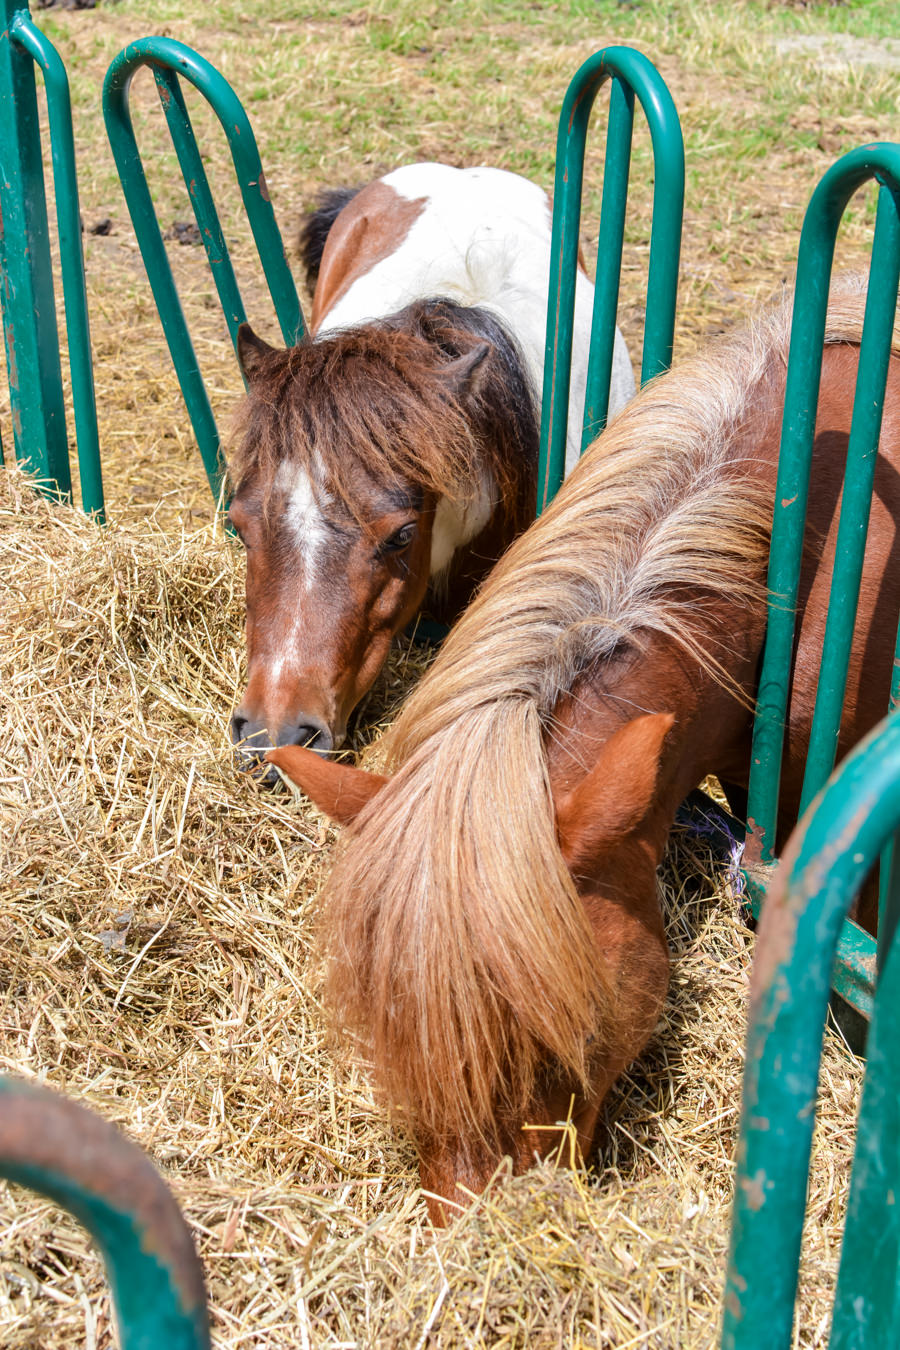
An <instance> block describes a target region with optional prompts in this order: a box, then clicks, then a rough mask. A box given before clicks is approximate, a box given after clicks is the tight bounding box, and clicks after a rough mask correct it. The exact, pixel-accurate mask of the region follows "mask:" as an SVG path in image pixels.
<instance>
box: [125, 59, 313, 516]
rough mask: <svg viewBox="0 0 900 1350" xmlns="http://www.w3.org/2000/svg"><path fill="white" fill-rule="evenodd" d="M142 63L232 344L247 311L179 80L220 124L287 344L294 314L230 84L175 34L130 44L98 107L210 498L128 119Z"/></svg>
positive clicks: (183, 329) (191, 368)
mask: <svg viewBox="0 0 900 1350" xmlns="http://www.w3.org/2000/svg"><path fill="white" fill-rule="evenodd" d="M141 66H149V67H150V68H151V69H152V71H153V76H154V79H155V81H156V86H157V90H158V92H159V96H160V102H161V104H162V108H163V111H164V113H165V117H166V121H167V123H168V127H169V131H170V134H171V136H172V143H173V145H174V147H175V152H176V154H177V156H178V162H179V164H180V165H181V171H182V174H183V176H184V181H185V186H186V187H187V190H188V195H189V197H190V200H191V205H192V207H193V210H194V216H195V219H196V221H197V227H198V229H199V231H200V237H201V239H202V241H203V245H204V248H205V249H206V256H207V259H208V261H209V265H210V269H211V271H212V274H213V279H214V281H215V285H216V289H217V291H218V295H219V300H220V302H221V305H222V310H223V312H224V314H225V319H226V322H227V324H228V331H229V333H230V334H231V339H232V342H233V343H234V342H235V341H236V336H237V330H238V328H239V327H240V325H241V324H242V323H243V322H244V321H245V319H246V314H245V311H244V306H243V302H242V300H241V296H240V291H239V290H238V285H237V280H236V278H235V275H234V270H233V268H232V266H231V259H230V258H229V256H228V248H227V246H226V243H225V237H224V234H223V232H222V227H221V224H220V222H219V217H218V214H217V212H216V208H215V203H214V202H213V197H212V193H211V191H210V187H209V182H208V179H207V177H206V171H205V170H204V168H203V162H202V159H201V156H200V152H199V150H198V148H197V142H196V139H195V136H194V130H193V127H192V125H191V119H190V116H189V114H188V110H187V106H186V104H185V101H184V95H183V93H182V89H181V80H182V79H184V80H187V81H188V83H190V84H192V85H193V86H194V87H195V88H196V89H197V90H199V92H200V93H201V94H202V95H203V97H204V98H205V99H206V100H207V102H208V103H209V104H210V106H211V107H212V109H213V111H214V112H215V114H216V116H217V117H218V119H219V121H220V123H221V125H222V129H223V131H224V132H225V136H226V138H227V140H228V146H229V149H230V150H231V157H232V161H233V163H234V168H235V172H236V174H237V179H238V186H239V187H240V191H241V196H242V199H243V202H244V207H245V209H246V211H247V217H248V219H249V221H250V228H251V230H252V232H253V238H254V241H255V243H256V247H257V251H258V253H259V257H260V261H261V263H262V267H263V272H264V274H265V278H266V282H267V284H268V288H269V294H270V295H271V297H272V303H273V305H274V307H275V312H276V314H277V316H278V322H279V324H280V326H281V332H282V336H283V337H284V340H285V342H286V343H287V344H288V345H292V344H293V343H295V342H298V341H299V340H300V338H302V337H303V335H304V333H305V327H304V323H303V315H302V313H301V309H300V301H299V299H298V297H297V288H296V286H295V284H294V279H293V277H292V275H291V271H290V268H289V267H288V263H287V259H286V257H285V252H284V244H283V242H282V238H281V233H280V231H279V229H278V224H277V222H276V220H275V213H274V211H273V209H272V203H271V201H270V200H269V193H268V189H267V187H266V182H265V176H264V174H263V169H262V163H261V162H260V158H259V151H258V149H257V146H256V138H255V137H254V135H253V130H252V128H251V126H250V122H249V120H248V118H247V114H246V113H245V112H244V109H243V107H242V105H241V102H240V100H239V99H238V97H237V95H236V94H235V92H234V90H233V89H232V88H231V86H230V85H229V84H228V82H227V80H225V79H224V77H223V76H222V75H220V74H219V72H218V71H217V70H216V69H215V68H214V67H213V66H212V65H210V63H209V62H208V61H206V60H205V59H204V58H203V57H202V56H199V55H198V53H197V52H195V51H192V49H191V48H190V47H186V46H185V45H184V43H182V42H176V41H175V40H174V39H172V38H163V37H148V38H141V39H140V40H139V41H137V42H132V43H129V45H128V46H127V47H126V48H125V49H124V50H123V51H121V52H120V53H119V55H118V56H117V57H116V58H115V60H114V61H113V62H112V64H111V65H110V67H109V70H108V71H107V73H106V79H105V80H104V84H103V115H104V118H105V120H106V130H107V135H108V136H109V142H110V145H111V146H112V152H113V156H114V158H115V161H116V167H117V169H118V172H119V178H120V179H121V182H122V189H123V191H124V193H125V200H126V202H127V203H128V210H129V212H130V214H131V219H132V223H133V224H134V230H135V234H136V235H137V240H138V244H139V246H140V250H141V256H142V257H143V259H144V266H145V267H146V269H147V275H148V277H149V280H150V285H151V288H152V290H153V296H154V299H155V301H156V307H157V309H158V311H159V316H160V320H161V321H162V326H163V331H164V333H165V336H166V341H167V343H168V345H169V352H170V354H171V356H172V361H173V363H174V366H175V371H176V374H177V376H178V382H179V384H180V386H181V392H182V395H183V396H184V401H185V403H186V405H187V409H188V415H189V416H190V419H191V424H192V426H193V428H194V435H195V436H196V438H197V445H198V447H199V449H200V454H201V457H202V459H203V465H204V468H205V469H206V475H207V478H208V480H209V485H210V488H211V490H212V493H213V496H214V497H215V498H216V500H217V501H219V500H220V499H221V494H222V484H223V478H224V468H225V466H224V462H223V460H222V458H221V451H220V439H219V432H218V428H217V427H216V423H215V418H214V417H213V412H212V407H211V406H210V402H209V396H208V395H207V392H206V386H205V384H204V382H203V377H202V375H201V374H200V369H199V364H198V362H197V357H196V354H195V352H194V347H193V343H192V342H191V338H190V334H189V333H188V328H187V323H186V321H185V317H184V312H183V310H182V308H181V301H180V300H179V297H178V290H177V287H176V285H175V280H174V277H173V276H172V269H171V267H170V266H169V260H168V257H167V256H166V248H165V244H164V243H163V239H162V234H161V233H160V229H159V223H158V221H157V219H156V212H155V210H154V207H153V200H152V198H151V195H150V189H149V187H148V186H147V179H146V176H145V174H144V167H143V164H142V162H141V156H140V151H139V150H138V146H137V140H136V138H135V134H134V128H133V126H132V123H131V114H130V111H129V106H128V97H129V89H130V86H131V80H132V78H133V76H134V73H135V71H137V70H138V69H140V67H141Z"/></svg>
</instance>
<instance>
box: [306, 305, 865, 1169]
mask: <svg viewBox="0 0 900 1350" xmlns="http://www.w3.org/2000/svg"><path fill="white" fill-rule="evenodd" d="M863 287H864V279H863ZM862 301H863V295H862V288H861V287H860V284H859V282H858V280H857V279H856V278H850V279H847V280H846V281H845V282H844V283H843V284H842V285H841V287H840V288H839V290H838V291H837V292H836V294H835V298H834V305H833V309H832V312H831V314H830V319H829V327H828V334H829V340H830V341H858V338H859V333H860V329H861V320H862ZM790 313H791V306H790V298H789V297H788V298H787V299H786V300H785V302H784V303H783V304H781V305H779V306H778V307H777V308H775V309H774V310H771V311H769V312H768V313H766V314H764V315H762V316H761V317H760V318H758V319H757V320H756V321H755V322H754V323H752V324H751V325H750V326H749V327H747V328H744V329H742V330H741V331H739V332H735V333H732V334H729V335H727V336H726V337H724V338H722V339H719V340H718V341H717V342H716V343H714V344H713V345H711V346H710V347H709V348H707V349H706V350H705V351H704V352H702V353H700V354H698V355H697V356H695V357H694V358H693V359H692V360H690V361H688V362H685V363H684V364H683V365H681V366H680V367H679V368H678V369H677V370H676V371H674V372H672V373H670V374H665V375H662V376H660V377H659V378H658V379H656V380H654V381H653V382H652V383H651V384H650V385H649V386H648V387H647V388H646V389H645V390H644V391H643V392H642V393H641V394H640V395H639V396H638V397H637V398H636V399H635V400H634V402H632V403H631V404H630V405H629V406H628V407H626V408H625V409H624V410H623V412H622V413H621V414H620V415H619V417H618V418H617V419H616V420H615V421H614V422H613V423H612V424H611V425H610V427H609V428H608V430H607V431H606V432H605V433H604V434H603V435H602V436H601V437H600V438H599V440H598V441H597V442H596V443H595V444H594V446H592V447H591V449H590V450H589V451H588V453H587V454H586V455H585V456H584V458H583V459H582V461H581V463H580V464H579V466H578V468H577V469H576V470H575V472H574V473H573V474H572V475H571V477H570V478H569V480H568V481H567V482H566V483H565V484H564V486H563V487H562V489H561V490H560V492H559V494H558V496H557V498H556V500H555V501H554V502H553V504H552V506H551V507H550V508H549V510H548V511H547V512H546V513H545V514H544V515H543V516H542V517H541V519H540V520H539V521H537V522H536V523H535V524H534V525H533V526H532V527H531V529H530V530H528V531H527V532H526V534H524V535H523V536H522V537H520V538H519V539H518V540H517V541H516V543H515V544H514V545H513V546H512V547H511V548H510V550H509V551H508V552H507V554H506V555H505V557H504V558H503V560H502V561H501V562H500V564H499V565H498V566H497V567H496V568H495V570H494V571H493V573H492V574H491V576H490V577H489V579H488V581H487V582H486V584H485V586H484V589H483V591H482V592H481V594H480V595H479V596H478V598H477V599H476V600H475V602H474V603H473V604H472V605H471V606H470V608H469V609H468V611H467V612H466V614H465V615H464V616H463V618H462V620H461V621H460V622H459V624H458V625H457V627H456V628H455V629H454V631H453V632H452V634H451V635H450V637H449V639H448V640H447V643H446V645H445V647H444V649H443V651H442V652H441V654H440V656H439V657H438V660H437V661H436V662H435V665H434V667H433V668H432V670H431V672H430V673H429V675H428V676H427V677H426V678H425V679H424V680H423V681H422V683H421V684H420V686H419V687H418V688H417V689H416V690H415V691H414V692H413V694H412V696H411V697H410V699H409V701H408V702H407V704H406V706H405V708H404V710H403V712H402V714H401V716H400V718H399V720H398V721H397V723H396V724H395V726H394V728H393V730H392V732H391V733H390V735H389V737H388V742H387V752H388V758H389V762H390V765H391V766H392V767H393V768H394V769H395V770H396V772H395V773H394V776H393V778H392V779H391V781H390V782H389V783H388V785H387V786H386V787H385V788H384V789H383V790H382V791H381V792H380V793H379V794H378V795H377V796H376V797H375V798H374V800H373V802H372V803H371V804H370V806H369V807H368V808H367V810H366V812H365V813H364V814H363V815H362V816H361V817H360V819H359V821H358V828H357V829H356V830H355V831H354V832H353V834H352V836H351V837H350V839H349V842H348V844H347V847H346V849H345V850H344V852H343V855H342V856H341V857H340V859H339V861H338V863H337V865H336V867H335V869H334V871H333V873H332V876H331V879H330V881H329V884H328V887H327V890H326V894H325V897H324V900H323V913H324V925H325V941H326V943H327V947H328V951H329V953H330V972H329V977H328V990H327V992H328V999H329V1002H330V1005H331V1007H332V1009H333V1011H334V1014H335V1018H336V1021H337V1025H338V1026H339V1027H340V1028H341V1029H342V1030H343V1031H344V1032H347V1031H349V1032H350V1033H351V1034H352V1035H354V1036H355V1037H356V1039H357V1041H358V1042H359V1043H360V1044H361V1045H362V1047H363V1049H364V1051H365V1053H366V1055H367V1056H368V1057H369V1058H370V1059H371V1061H372V1064H373V1067H374V1070H375V1076H376V1080H377V1081H378V1083H379V1084H380V1086H381V1088H382V1090H383V1092H384V1095H385V1097H386V1100H387V1101H388V1103H389V1104H390V1105H392V1106H397V1107H399V1108H400V1109H401V1110H402V1111H403V1112H404V1113H405V1114H406V1116H407V1118H408V1119H409V1122H410V1124H411V1126H412V1128H413V1131H414V1133H415V1134H416V1136H417V1138H418V1139H419V1140H420V1142H423V1141H425V1140H429V1141H440V1140H442V1139H444V1140H450V1139H452V1140H454V1141H455V1142H456V1144H457V1145H459V1146H461V1147H463V1149H464V1148H465V1147H466V1141H468V1142H469V1146H470V1147H473V1148H474V1147H475V1146H476V1144H477V1143H478V1142H479V1141H487V1142H490V1143H492V1144H495V1145H496V1144H497V1143H498V1142H499V1143H500V1144H501V1145H502V1144H503V1140H504V1135H503V1131H504V1122H508V1121H514V1120H517V1119H519V1120H521V1119H522V1118H523V1117H526V1116H527V1111H528V1104H529V1102H530V1101H531V1100H532V1097H533V1094H534V1090H535V1086H536V1083H537V1081H538V1076H539V1075H540V1074H541V1073H542V1072H546V1066H547V1064H548V1063H550V1064H551V1065H553V1066H555V1069H556V1070H558V1072H559V1073H560V1074H561V1075H562V1076H564V1078H565V1079H566V1081H571V1082H572V1084H573V1086H582V1087H584V1086H585V1085H586V1084H587V1081H588V1068H589V1056H590V1054H592V1053H593V1052H594V1051H595V1050H596V1051H598V1052H599V1051H601V1049H602V1044H601V1042H602V1034H603V1024H604V1021H605V1020H607V1019H606V1016H605V1015H606V1014H608V1013H609V1011H610V1009H611V1006H612V1004H613V1003H614V1000H615V997H616V995H615V990H614V989H612V988H610V987H609V985H608V981H607V980H606V979H605V976H604V970H603V962H602V954H601V953H599V952H598V950H597V946H596V943H595V941H594V938H593V936H592V933H591V930H590V927H589V925H588V921H587V918H586V916H585V913H584V910H583V907H582V905H581V902H580V900H579V898H578V896H577V893H576V891H575V887H574V884H573V881H572V878H571V876H570V875H569V872H568V870H567V868H566V866H565V864H564V862H563V859H562V855H561V853H560V850H559V846H558V843H557V839H556V831H555V821H554V814H553V808H552V801H551V797H550V789H549V782H548V773H547V764H546V754H545V749H544V733H545V729H546V727H547V725H548V721H549V719H550V718H551V717H552V714H553V710H554V708H555V707H556V705H557V703H558V702H559V700H560V698H561V696H562V695H564V694H565V693H566V692H567V691H569V690H571V689H572V687H573V685H574V683H575V682H576V680H577V679H578V678H579V676H581V675H582V674H584V673H585V672H586V671H587V670H589V669H590V668H592V667H596V665H597V663H598V662H602V661H604V660H605V659H607V658H608V657H610V656H611V655H612V653H613V652H614V651H615V650H616V648H617V647H620V646H621V644H622V643H623V642H628V641H640V640H641V636H642V635H646V634H647V633H653V632H655V633H660V634H666V635H668V636H670V637H671V638H673V639H675V640H676V641H677V642H678V643H680V644H681V645H682V647H683V648H685V649H686V650H687V651H688V652H689V653H690V654H691V655H692V656H693V657H694V658H695V659H696V660H697V662H698V663H699V664H701V665H702V666H704V668H706V669H707V670H708V671H711V672H712V673H713V674H717V673H718V674H719V675H721V673H722V672H721V668H720V666H719V663H718V661H717V659H716V656H715V653H714V652H712V651H710V650H709V645H710V639H709V634H708V632H706V631H705V629H704V625H703V622H702V614H703V609H702V605H701V606H699V607H698V605H697V593H698V592H699V593H700V594H701V595H702V594H706V595H709V594H713V595H716V596H720V597H723V598H724V599H726V600H727V601H728V602H729V603H730V604H733V605H739V606H762V604H763V603H764V598H765V571H766V562H767V555H768V541H769V532H770V521H771V511H772V492H771V486H768V487H767V486H766V484H765V481H764V480H763V479H762V478H761V477H760V475H759V474H758V473H756V474H754V473H753V472H752V471H751V468H752V466H750V465H747V464H745V463H743V462H741V460H740V458H739V457H738V456H737V455H736V454H735V444H736V440H737V438H738V436H739V433H740V431H741V429H742V427H743V425H744V422H745V418H746V416H747V410H748V407H749V406H750V404H751V402H752V398H753V394H754V391H755V390H756V389H758V388H759V387H760V385H761V382H763V381H766V380H769V381H773V380H777V381H780V383H781V385H782V386H783V379H784V368H785V365H786V357H787V347H788V339H789V329H790ZM766 388H768V386H766Z"/></svg>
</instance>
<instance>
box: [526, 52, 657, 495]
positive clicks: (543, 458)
mask: <svg viewBox="0 0 900 1350" xmlns="http://www.w3.org/2000/svg"><path fill="white" fill-rule="evenodd" d="M607 80H611V81H612V83H611V88H610V101H609V123H608V127H607V133H606V158H605V162H604V169H603V197H602V201H601V207H600V232H599V238H598V241H597V279H596V284H595V291H594V313H593V323H592V327H591V346H590V353H589V357H588V376H587V391H586V395H585V406H584V426H583V433H582V450H584V448H585V447H586V446H587V445H589V444H590V442H591V441H592V440H593V439H594V437H595V436H597V435H599V433H600V432H601V431H602V430H603V428H604V426H605V425H606V417H607V412H608V409H609V384H610V375H611V372H612V361H613V342H614V339H615V327H616V309H617V306H618V301H619V281H620V275H621V271H622V246H623V241H624V237H625V205H626V201H627V197H628V175H629V168H630V163H631V142H632V132H633V128H634V100H635V96H637V98H638V101H639V102H640V104H641V107H642V108H643V110H644V115H645V116H646V118H647V124H648V126H649V128H650V139H651V143H652V146H653V174H654V183H653V223H652V227H651V234H650V263H649V270H648V277H647V307H646V317H645V327H644V345H643V353H642V363H641V384H645V383H646V382H647V380H649V379H651V378H652V377H653V376H654V375H658V374H659V373H660V371H663V370H668V368H669V365H670V363H671V360H672V342H673V335H674V331H675V301H676V296H677V291H678V260H679V256H680V253H681V223H682V216H683V212H684V140H683V137H682V134H681V123H680V122H679V120H678V113H677V111H676V108H675V104H674V103H673V101H672V96H671V94H670V93H669V90H668V89H667V87H666V84H665V81H664V80H663V78H662V76H661V75H660V73H659V71H658V70H657V69H656V67H655V66H654V65H653V64H652V62H651V61H648V60H647V57H646V56H643V55H642V54H641V53H640V52H637V51H633V50H632V49H631V48H630V47H605V48H604V49H603V50H602V51H599V52H597V53H596V54H595V55H594V56H592V57H590V58H589V59H588V60H587V61H585V63H584V65H583V66H582V67H581V69H580V70H579V71H578V72H577V73H576V75H575V77H574V79H573V80H572V82H571V84H570V85H569V88H568V91H567V93H566V97H565V100H564V102H563V106H562V112H561V113H560V118H559V132H558V136H557V142H556V179H555V184H554V189H553V237H552V244H551V257H550V294H549V298H548V303H547V338H546V345H545V354H544V389H543V400H542V411H541V448H540V460H539V464H538V500H537V514H538V515H540V514H541V512H542V511H543V510H544V509H545V508H546V507H547V505H548V504H549V503H550V502H551V501H552V499H553V497H554V496H555V495H556V493H557V491H558V490H559V486H560V484H561V483H562V480H563V474H564V472H565V458H566V431H567V423H568V413H569V383H570V371H571V365H572V330H573V324H574V316H575V278H576V273H577V268H578V237H579V235H578V232H579V226H580V223H581V193H582V184H583V179H584V152H585V146H586V144H587V132H588V123H589V121H590V116H591V110H592V108H593V106H594V100H595V99H596V97H597V95H598V93H599V92H600V88H601V86H602V85H603V84H605V82H606V81H607Z"/></svg>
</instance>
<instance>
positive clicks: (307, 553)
mask: <svg viewBox="0 0 900 1350" xmlns="http://www.w3.org/2000/svg"><path fill="white" fill-rule="evenodd" d="M275 488H276V490H277V491H280V492H283V493H284V498H285V504H284V523H285V526H286V527H287V529H288V530H289V531H290V533H291V535H292V537H293V542H294V546H295V548H296V549H297V553H298V554H299V557H300V561H301V563H302V582H301V585H302V586H303V589H304V590H305V591H309V590H310V589H311V588H312V586H313V583H314V582H315V581H316V580H317V578H318V576H319V571H320V566H321V558H322V553H323V550H324V547H325V544H326V542H327V540H328V527H327V526H326V524H325V518H324V516H323V515H322V508H321V506H320V502H321V500H322V498H323V495H324V489H323V488H321V487H319V486H318V485H317V486H316V488H315V489H314V488H313V484H312V481H311V479H310V476H309V474H308V473H307V472H306V470H305V469H304V468H302V467H301V466H300V465H299V464H291V463H289V462H287V461H286V462H285V463H283V464H282V465H281V466H280V467H279V469H278V473H277V475H276V477H275Z"/></svg>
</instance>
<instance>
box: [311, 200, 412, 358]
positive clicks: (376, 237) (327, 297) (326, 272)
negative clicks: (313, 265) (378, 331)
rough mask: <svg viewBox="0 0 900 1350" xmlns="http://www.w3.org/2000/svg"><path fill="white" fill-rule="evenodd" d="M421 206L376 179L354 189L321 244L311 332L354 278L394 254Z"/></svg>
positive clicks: (316, 329)
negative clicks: (321, 250)
mask: <svg viewBox="0 0 900 1350" xmlns="http://www.w3.org/2000/svg"><path fill="white" fill-rule="evenodd" d="M426 205H427V198H424V197H419V198H416V199H415V200H414V201H410V200H409V198H407V197H401V195H400V193H399V192H396V191H395V190H394V189H393V188H392V187H390V186H389V185H388V184H387V183H382V182H381V181H380V180H378V181H376V182H374V183H368V184H367V185H366V187H364V188H362V189H361V190H360V191H359V192H357V194H356V195H355V197H354V198H353V200H352V201H351V202H350V203H349V204H348V205H347V206H346V207H345V208H344V210H343V211H341V213H340V215H339V216H338V217H337V219H336V220H335V222H334V225H333V226H332V228H331V230H330V231H329V234H328V238H327V240H326V242H325V248H324V250H323V252H322V261H321V264H320V266H319V269H318V275H317V279H316V290H315V295H314V296H313V310H312V317H311V319H310V331H311V332H312V333H317V332H318V330H319V324H320V323H321V322H322V320H323V318H324V317H325V315H326V314H327V313H328V312H329V310H331V309H333V308H334V306H335V305H336V304H337V302H338V301H339V300H340V299H341V298H342V296H344V295H346V294H347V292H348V291H349V289H350V287H351V286H352V285H353V283H354V281H356V280H357V279H358V278H359V277H361V276H364V275H365V273H366V272H369V271H371V269H372V268H373V267H374V266H375V265H376V263H379V262H381V260H382V259H383V258H388V257H390V256H391V254H392V253H395V252H396V250H397V249H398V248H399V247H400V245H401V244H402V243H403V240H404V239H405V238H406V236H407V235H408V234H409V232H410V230H411V229H412V227H413V225H415V223H416V221H417V220H418V219H419V217H420V216H421V214H422V212H423V211H424V209H425V206H426Z"/></svg>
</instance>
